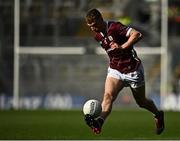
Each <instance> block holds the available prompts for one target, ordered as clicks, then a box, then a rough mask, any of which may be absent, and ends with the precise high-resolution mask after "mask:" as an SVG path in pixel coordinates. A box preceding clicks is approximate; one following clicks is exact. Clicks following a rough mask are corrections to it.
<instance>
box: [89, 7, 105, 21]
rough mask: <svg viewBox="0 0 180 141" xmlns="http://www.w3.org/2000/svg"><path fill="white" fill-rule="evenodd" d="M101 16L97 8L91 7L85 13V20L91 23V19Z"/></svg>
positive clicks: (95, 19) (94, 19)
mask: <svg viewBox="0 0 180 141" xmlns="http://www.w3.org/2000/svg"><path fill="white" fill-rule="evenodd" d="M100 18H102V15H101V13H100V12H99V11H98V10H97V9H95V8H94V9H91V10H89V11H88V12H87V14H86V21H87V22H89V23H91V22H93V21H97V20H99V19H100Z"/></svg>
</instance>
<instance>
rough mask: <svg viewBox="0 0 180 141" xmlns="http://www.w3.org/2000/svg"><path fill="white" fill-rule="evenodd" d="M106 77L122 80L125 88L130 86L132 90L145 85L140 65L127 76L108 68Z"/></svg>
mask: <svg viewBox="0 0 180 141" xmlns="http://www.w3.org/2000/svg"><path fill="white" fill-rule="evenodd" d="M107 77H113V78H116V79H119V80H122V81H123V83H124V86H125V87H129V86H130V87H132V88H138V87H140V86H143V85H144V84H145V81H144V69H143V66H142V64H140V65H139V67H138V69H137V70H136V71H134V72H130V73H127V74H124V73H121V72H119V71H118V70H115V69H112V68H110V67H109V68H108V74H107Z"/></svg>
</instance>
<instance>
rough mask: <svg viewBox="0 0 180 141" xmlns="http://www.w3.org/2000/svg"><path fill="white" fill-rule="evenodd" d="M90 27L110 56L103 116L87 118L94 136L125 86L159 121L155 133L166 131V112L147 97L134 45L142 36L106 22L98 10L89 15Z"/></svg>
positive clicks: (126, 28) (91, 11)
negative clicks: (160, 109)
mask: <svg viewBox="0 0 180 141" xmlns="http://www.w3.org/2000/svg"><path fill="white" fill-rule="evenodd" d="M85 19H86V22H87V26H88V27H89V28H90V29H91V30H92V31H93V32H94V33H95V35H94V38H95V40H96V41H98V42H99V43H100V44H101V46H102V48H103V49H104V50H105V51H106V53H107V55H108V56H109V60H110V61H109V68H108V73H107V77H106V81H105V90H104V95H103V100H102V113H101V115H100V117H99V118H97V119H94V118H93V117H92V116H90V115H85V121H86V123H87V125H88V126H90V127H91V129H92V130H93V132H94V133H95V134H99V133H100V132H101V128H102V125H103V123H104V121H105V120H106V118H107V117H108V115H109V114H110V113H111V110H112V104H113V102H114V100H115V99H116V97H117V96H118V93H119V92H120V91H121V90H122V89H123V87H130V89H131V91H132V94H133V97H134V99H135V101H136V103H137V104H138V105H139V107H141V108H145V109H147V110H148V111H150V112H151V113H153V115H154V118H155V122H156V133H157V134H161V133H162V131H163V130H164V112H163V111H159V110H158V109H157V107H156V106H155V104H154V102H153V101H152V100H150V99H147V98H146V97H145V80H144V70H143V65H142V63H141V60H140V59H139V58H138V56H137V54H136V51H135V50H134V44H135V43H136V42H138V41H139V40H140V39H141V38H142V34H141V33H140V32H139V31H137V30H135V29H133V28H131V27H128V26H125V25H123V24H121V23H120V22H116V21H104V19H103V17H102V15H101V13H100V12H99V11H98V10H97V9H91V10H89V11H88V12H87V14H86V17H85Z"/></svg>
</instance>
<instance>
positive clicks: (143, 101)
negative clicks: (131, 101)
mask: <svg viewBox="0 0 180 141" xmlns="http://www.w3.org/2000/svg"><path fill="white" fill-rule="evenodd" d="M131 90H132V93H133V96H134V98H135V100H136V103H137V104H138V105H139V106H140V107H141V108H145V109H147V110H149V111H150V112H152V113H153V114H154V118H155V121H156V133H157V134H161V133H162V131H163V130H164V112H163V111H159V110H158V109H157V107H156V106H155V104H154V102H153V101H152V100H150V99H147V98H146V96H145V85H143V86H141V87H139V88H131Z"/></svg>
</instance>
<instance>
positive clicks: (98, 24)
mask: <svg viewBox="0 0 180 141" xmlns="http://www.w3.org/2000/svg"><path fill="white" fill-rule="evenodd" d="M86 22H87V25H88V27H90V29H91V30H92V31H94V32H101V31H102V30H103V23H104V22H103V20H101V19H98V20H92V21H86Z"/></svg>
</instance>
